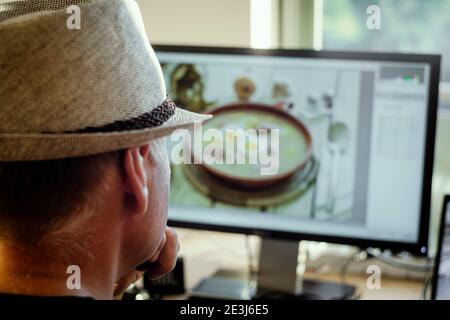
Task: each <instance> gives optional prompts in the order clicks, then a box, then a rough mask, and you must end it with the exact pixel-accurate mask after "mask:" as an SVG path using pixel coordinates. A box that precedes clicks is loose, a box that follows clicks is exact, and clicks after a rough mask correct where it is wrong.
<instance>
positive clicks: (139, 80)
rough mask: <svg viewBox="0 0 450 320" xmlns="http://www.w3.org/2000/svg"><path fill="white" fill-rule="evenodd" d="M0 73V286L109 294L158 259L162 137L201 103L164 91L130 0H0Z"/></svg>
mask: <svg viewBox="0 0 450 320" xmlns="http://www.w3.org/2000/svg"><path fill="white" fill-rule="evenodd" d="M69 5H77V6H78V8H79V9H80V10H79V14H80V15H79V17H78V18H79V19H80V21H79V22H80V27H81V28H80V29H72V28H69V27H68V23H67V19H68V18H71V19H72V18H74V17H70V14H68V13H67V11H66V8H67V7H68V6H69ZM73 12H76V10H75V11H73ZM75 18H76V17H75ZM0 79H1V81H0V293H2V295H0V298H1V297H3V298H5V297H7V298H11V297H15V298H24V297H25V296H34V297H36V296H39V297H59V296H69V297H90V298H95V299H112V298H113V297H115V296H120V294H121V293H122V292H123V291H124V290H125V289H126V288H127V287H128V285H129V284H130V283H131V282H133V281H135V280H136V279H137V278H138V277H139V276H141V275H142V271H144V270H148V272H149V275H150V276H152V277H159V276H161V275H162V274H164V273H165V272H168V271H170V270H171V269H172V268H173V267H174V263H175V261H176V255H177V251H178V242H177V238H176V234H175V232H174V231H173V230H171V229H169V228H166V221H167V205H168V193H169V176H170V170H169V159H168V157H167V152H166V149H165V145H164V140H163V137H165V136H167V135H168V134H170V133H171V132H173V131H174V130H175V129H177V128H187V127H190V126H192V125H193V124H195V123H198V122H200V121H203V120H205V119H207V118H208V116H205V115H197V114H194V113H190V112H187V111H185V110H182V109H178V108H176V107H175V105H174V103H173V102H172V101H171V100H170V99H169V98H167V97H166V91H165V86H164V82H163V77H162V73H161V69H160V67H159V64H158V61H157V59H156V56H155V55H154V52H153V50H152V48H151V46H150V44H149V43H148V40H147V38H146V36H145V30H144V27H143V23H142V19H141V16H140V12H139V8H138V6H137V4H136V3H135V2H134V1H133V0H73V1H69V0H43V1H42V0H40V1H39V0H30V1H23V2H22V1H20V2H19V1H18V2H12V3H6V4H2V5H0ZM77 280H79V283H77Z"/></svg>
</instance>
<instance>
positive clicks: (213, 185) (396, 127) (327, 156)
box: [157, 50, 431, 243]
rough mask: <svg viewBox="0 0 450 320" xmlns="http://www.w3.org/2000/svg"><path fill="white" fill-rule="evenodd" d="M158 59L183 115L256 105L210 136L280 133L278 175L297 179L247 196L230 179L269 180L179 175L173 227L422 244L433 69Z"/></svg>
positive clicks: (200, 169) (242, 58)
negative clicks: (257, 131)
mask: <svg viewBox="0 0 450 320" xmlns="http://www.w3.org/2000/svg"><path fill="white" fill-rule="evenodd" d="M157 56H158V59H159V60H160V62H161V66H162V70H163V75H164V78H165V82H166V86H167V93H168V94H169V95H170V96H171V97H172V98H173V99H174V101H175V102H176V103H177V105H178V106H179V107H182V108H185V109H187V110H190V111H195V112H211V111H214V110H215V109H217V108H222V107H223V106H227V105H230V104H232V105H240V106H241V107H243V108H245V105H249V108H248V110H247V111H246V112H241V113H240V114H239V113H236V114H235V115H234V117H233V114H229V113H228V114H227V113H220V114H217V115H216V116H215V117H214V122H213V120H211V121H210V123H211V126H214V127H216V128H219V129H220V130H226V129H230V128H231V129H232V128H244V129H246V128H255V127H271V126H272V127H274V126H275V127H277V128H279V129H280V134H279V146H278V147H279V150H280V151H279V155H278V156H279V166H278V169H279V170H281V171H283V170H284V169H286V172H289V173H290V174H289V175H285V176H287V178H284V179H283V178H280V179H279V180H277V182H276V183H273V184H268V183H267V181H266V180H264V179H261V180H257V179H256V181H260V182H261V183H260V185H258V183H256V184H253V185H252V186H251V188H248V186H240V185H239V184H232V183H231V184H230V183H229V182H230V180H229V179H227V178H229V176H230V175H233V173H235V174H238V172H240V171H247V172H246V173H247V174H249V175H255V177H256V176H257V175H259V174H260V172H259V171H258V170H254V169H255V168H252V167H251V166H242V165H241V166H240V167H239V165H228V167H227V169H224V170H223V171H222V174H211V172H213V173H214V170H208V169H211V168H207V166H205V165H190V164H172V166H171V169H172V176H171V179H172V180H171V196H170V210H169V218H171V219H175V220H177V221H185V222H188V223H196V224H205V225H210V226H228V227H236V228H249V229H256V230H275V231H282V232H293V233H301V234H311V235H328V236H330V237H346V238H356V239H367V240H375V241H376V240H380V241H394V242H401V243H403V242H405V243H415V242H417V241H418V234H419V226H420V216H421V199H422V179H423V170H424V157H425V140H426V125H427V123H426V122H427V109H428V98H429V97H428V94H429V92H428V88H429V82H430V69H431V66H430V65H429V64H426V63H410V62H395V61H392V62H389V61H375V60H374V61H367V60H360V61H358V60H350V59H325V58H320V59H316V58H302V57H285V56H258V55H245V54H227V53H222V54H220V53H214V54H208V53H190V52H170V51H164V50H160V51H157ZM251 104H258V105H259V106H265V107H266V108H268V109H271V110H275V109H276V110H279V111H281V113H285V114H288V115H289V117H281V116H280V112H277V113H273V118H276V119H275V120H274V119H272V120H271V119H270V117H271V114H272V113H271V112H269V113H264V112H261V110H259V109H255V108H251V107H250V105H251ZM207 125H208V122H207V123H206V126H207ZM293 126H294V127H296V128H302V130H301V131H298V130H297V131H295V130H293V129H292V127H293ZM299 132H300V133H299ZM227 138H228V137H227ZM173 143H174V141H170V142H168V145H169V146H173V145H171V144H173ZM244 146H246V147H248V145H246V144H244ZM250 147H251V145H250ZM308 150H311V153H309V152H308ZM238 152H239V150H238ZM299 159H300V160H299ZM302 161H303V162H302ZM299 162H300V163H302V165H301V166H297V167H296V166H295V165H293V164H295V163H299ZM283 168H284V169H283ZM289 168H296V169H295V170H294V171H295V172H293V173H292V171H289ZM216 173H217V172H216ZM240 173H241V174H242V175H244V174H245V172H240Z"/></svg>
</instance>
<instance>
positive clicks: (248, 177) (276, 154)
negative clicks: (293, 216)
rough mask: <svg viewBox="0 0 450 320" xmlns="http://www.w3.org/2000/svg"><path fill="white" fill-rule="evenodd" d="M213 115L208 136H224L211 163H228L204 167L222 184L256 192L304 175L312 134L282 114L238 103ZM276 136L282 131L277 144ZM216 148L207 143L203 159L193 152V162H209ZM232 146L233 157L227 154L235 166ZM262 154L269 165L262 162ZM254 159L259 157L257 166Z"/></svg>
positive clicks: (263, 160)
mask: <svg viewBox="0 0 450 320" xmlns="http://www.w3.org/2000/svg"><path fill="white" fill-rule="evenodd" d="M209 113H210V114H212V115H213V116H214V117H213V118H212V119H210V120H208V121H206V122H205V123H204V124H203V134H205V132H206V130H208V129H217V130H219V131H220V132H221V137H222V140H221V141H218V143H217V144H215V145H214V153H213V157H212V158H214V159H223V161H224V162H225V163H223V164H221V163H220V161H200V162H201V166H202V167H203V169H204V170H206V171H207V172H208V173H209V174H211V175H213V176H215V177H216V178H218V179H220V180H221V181H224V182H226V183H230V184H233V185H235V186H238V187H242V188H253V189H255V188H262V187H267V186H271V185H275V184H277V183H281V182H283V181H284V180H286V179H288V178H289V177H291V176H292V175H293V174H295V173H297V172H299V171H300V170H302V169H303V168H304V167H305V164H306V163H307V162H308V160H310V158H311V156H312V138H311V134H310V133H309V130H308V129H307V128H306V127H305V125H304V124H303V123H302V122H301V121H299V120H298V119H297V118H295V117H293V116H291V115H290V114H289V113H287V112H285V111H283V110H280V109H277V108H274V107H273V106H270V105H265V104H256V103H236V104H230V105H225V106H221V107H218V108H215V109H213V110H211V111H209ZM249 129H253V130H249ZM273 130H277V133H278V137H279V138H278V139H276V135H275V132H274V131H273ZM261 132H263V133H261ZM264 133H265V134H264ZM213 142H214V140H211V141H206V139H203V142H202V143H203V148H202V151H201V152H202V154H199V152H200V151H196V150H195V148H194V151H193V157H194V158H195V159H196V160H199V159H203V160H204V156H205V153H204V150H205V148H206V147H208V146H210V147H211V146H212V143H213ZM230 143H231V144H233V145H234V152H231V151H230V149H229V150H228V152H229V154H228V156H229V157H228V160H230V159H231V161H228V163H230V162H231V163H230V164H227V163H226V162H227V145H228V148H230ZM259 151H261V153H262V155H263V156H264V159H263V158H260V157H259V154H260V153H259ZM250 155H253V156H255V155H256V156H257V161H256V163H255V161H254V159H255V158H254V157H253V158H252V157H251V156H250ZM251 159H253V161H250V160H251ZM243 162H244V164H242V163H243Z"/></svg>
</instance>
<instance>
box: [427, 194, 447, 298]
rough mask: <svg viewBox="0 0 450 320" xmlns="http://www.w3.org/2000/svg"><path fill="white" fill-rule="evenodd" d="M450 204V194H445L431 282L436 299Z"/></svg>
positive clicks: (432, 293)
mask: <svg viewBox="0 0 450 320" xmlns="http://www.w3.org/2000/svg"><path fill="white" fill-rule="evenodd" d="M449 206H450V195H445V196H444V200H443V203H442V209H441V210H442V213H441V219H440V225H439V235H438V237H439V238H438V246H437V251H436V256H435V258H434V268H433V278H432V284H431V300H436V295H437V284H438V279H439V266H440V264H441V252H442V246H443V242H444V232H445V225H446V221H447V219H446V217H447V210H448V209H447V208H449Z"/></svg>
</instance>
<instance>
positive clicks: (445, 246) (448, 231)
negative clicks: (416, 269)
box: [433, 197, 450, 300]
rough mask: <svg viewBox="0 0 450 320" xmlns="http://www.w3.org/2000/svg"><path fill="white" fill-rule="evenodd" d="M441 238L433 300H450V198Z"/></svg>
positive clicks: (443, 220) (445, 210) (443, 214)
mask: <svg viewBox="0 0 450 320" xmlns="http://www.w3.org/2000/svg"><path fill="white" fill-rule="evenodd" d="M439 237H440V239H439V246H438V254H437V255H436V261H435V264H436V265H435V271H434V272H435V274H434V278H433V298H434V299H436V300H450V197H447V198H446V200H445V201H444V207H443V211H442V218H441V232H440V234H439Z"/></svg>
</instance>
